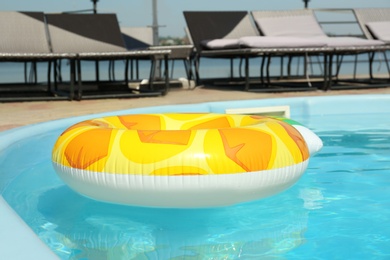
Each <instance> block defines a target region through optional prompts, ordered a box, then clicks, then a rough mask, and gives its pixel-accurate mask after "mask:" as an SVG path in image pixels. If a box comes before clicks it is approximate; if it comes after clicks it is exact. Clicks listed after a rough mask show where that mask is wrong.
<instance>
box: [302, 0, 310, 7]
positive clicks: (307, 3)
mask: <svg viewBox="0 0 390 260" xmlns="http://www.w3.org/2000/svg"><path fill="white" fill-rule="evenodd" d="M309 1H310V0H303V2H304V3H305V9H307V8H309Z"/></svg>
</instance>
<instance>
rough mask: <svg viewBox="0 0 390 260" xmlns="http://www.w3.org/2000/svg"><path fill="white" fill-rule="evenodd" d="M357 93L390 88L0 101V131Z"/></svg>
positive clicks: (205, 90)
mask: <svg viewBox="0 0 390 260" xmlns="http://www.w3.org/2000/svg"><path fill="white" fill-rule="evenodd" d="M359 94H390V88H378V89H360V90H358V89H356V90H332V91H326V92H325V91H321V90H314V91H309V92H285V93H253V92H246V91H242V90H226V89H223V90H221V89H210V88H204V87H197V88H195V89H194V90H188V89H172V90H171V91H170V92H169V93H168V94H167V95H166V96H161V97H145V98H127V99H97V100H82V101H35V102H14V103H0V131H4V130H7V129H12V128H15V127H20V126H24V125H29V124H34V123H39V122H44V121H49V120H55V119H61V118H68V117H72V116H80V115H88V114H97V113H102V112H109V111H116V110H123V109H131V108H138V107H149V106H159V105H172V104H192V103H201V102H210V101H227V100H245V99H246V100H248V99H267V98H281V97H310V96H333V95H359Z"/></svg>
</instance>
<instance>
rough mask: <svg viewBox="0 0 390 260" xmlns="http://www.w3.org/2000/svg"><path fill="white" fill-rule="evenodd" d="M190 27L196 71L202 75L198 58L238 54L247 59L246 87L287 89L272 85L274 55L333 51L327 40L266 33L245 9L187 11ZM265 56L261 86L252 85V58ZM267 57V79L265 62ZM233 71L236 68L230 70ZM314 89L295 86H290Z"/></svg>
mask: <svg viewBox="0 0 390 260" xmlns="http://www.w3.org/2000/svg"><path fill="white" fill-rule="evenodd" d="M184 16H185V19H186V23H187V26H188V30H189V32H190V35H191V38H192V39H193V42H194V45H195V48H196V52H197V56H196V59H195V61H196V73H197V78H198V80H199V79H200V77H199V60H200V58H201V57H207V58H225V59H230V60H232V59H235V58H239V59H242V60H244V62H245V69H244V70H245V75H244V82H245V89H246V90H251V91H278V90H282V91H286V90H287V89H286V88H282V89H276V88H269V86H270V84H269V82H270V79H269V76H270V73H269V64H270V62H269V61H270V57H271V56H278V55H285V54H295V55H310V54H318V53H323V52H327V51H330V50H331V48H328V47H326V46H325V43H321V42H318V41H312V40H311V39H297V38H293V37H284V38H279V37H263V36H260V34H259V32H258V30H257V29H256V27H255V26H254V23H253V21H252V19H251V17H250V15H249V13H248V12H246V11H234V12H233V11H223V12H222V11H210V12H207V11H206V12H184ZM256 57H262V58H263V59H262V63H261V69H260V84H261V88H260V89H253V88H250V85H251V84H252V81H251V80H250V76H249V59H250V58H256ZM266 60H268V64H267V69H266V72H265V75H266V76H265V77H266V79H267V80H266V82H265V80H264V65H265V61H266ZM231 74H233V72H231ZM308 89H313V88H311V87H310V86H309V87H304V88H297V87H292V88H291V90H294V91H297V90H308Z"/></svg>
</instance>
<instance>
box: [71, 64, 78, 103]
mask: <svg viewBox="0 0 390 260" xmlns="http://www.w3.org/2000/svg"><path fill="white" fill-rule="evenodd" d="M69 63H70V87H69V99H70V100H73V98H74V85H75V82H76V68H75V66H76V61H75V60H73V59H71V60H69ZM79 80H80V79H79Z"/></svg>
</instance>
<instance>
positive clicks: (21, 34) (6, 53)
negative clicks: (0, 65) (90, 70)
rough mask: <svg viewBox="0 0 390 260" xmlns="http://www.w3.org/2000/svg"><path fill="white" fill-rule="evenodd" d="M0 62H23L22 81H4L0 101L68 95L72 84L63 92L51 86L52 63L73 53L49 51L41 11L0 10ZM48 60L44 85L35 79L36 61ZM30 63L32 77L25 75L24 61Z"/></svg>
mask: <svg viewBox="0 0 390 260" xmlns="http://www.w3.org/2000/svg"><path fill="white" fill-rule="evenodd" d="M0 35H1V37H0V61H3V62H23V63H25V81H24V83H14V84H6V86H2V87H1V89H0V90H1V93H0V96H1V98H0V101H18V100H50V99H69V98H71V93H72V86H73V85H71V87H70V90H69V91H67V93H66V95H62V93H59V92H58V91H54V89H53V88H52V86H51V63H52V62H53V61H56V60H58V59H62V58H74V57H75V55H72V54H68V53H62V54H53V53H51V50H50V47H49V44H48V38H47V35H46V30H45V22H44V14H43V13H42V12H0ZM38 62H45V63H48V64H49V66H48V73H47V75H48V77H47V87H43V88H42V86H41V84H39V82H38V79H37V71H36V64H37V63H38ZM30 63H31V65H32V72H33V75H34V77H33V79H32V81H30V80H29V77H28V76H27V74H26V73H27V64H30Z"/></svg>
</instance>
